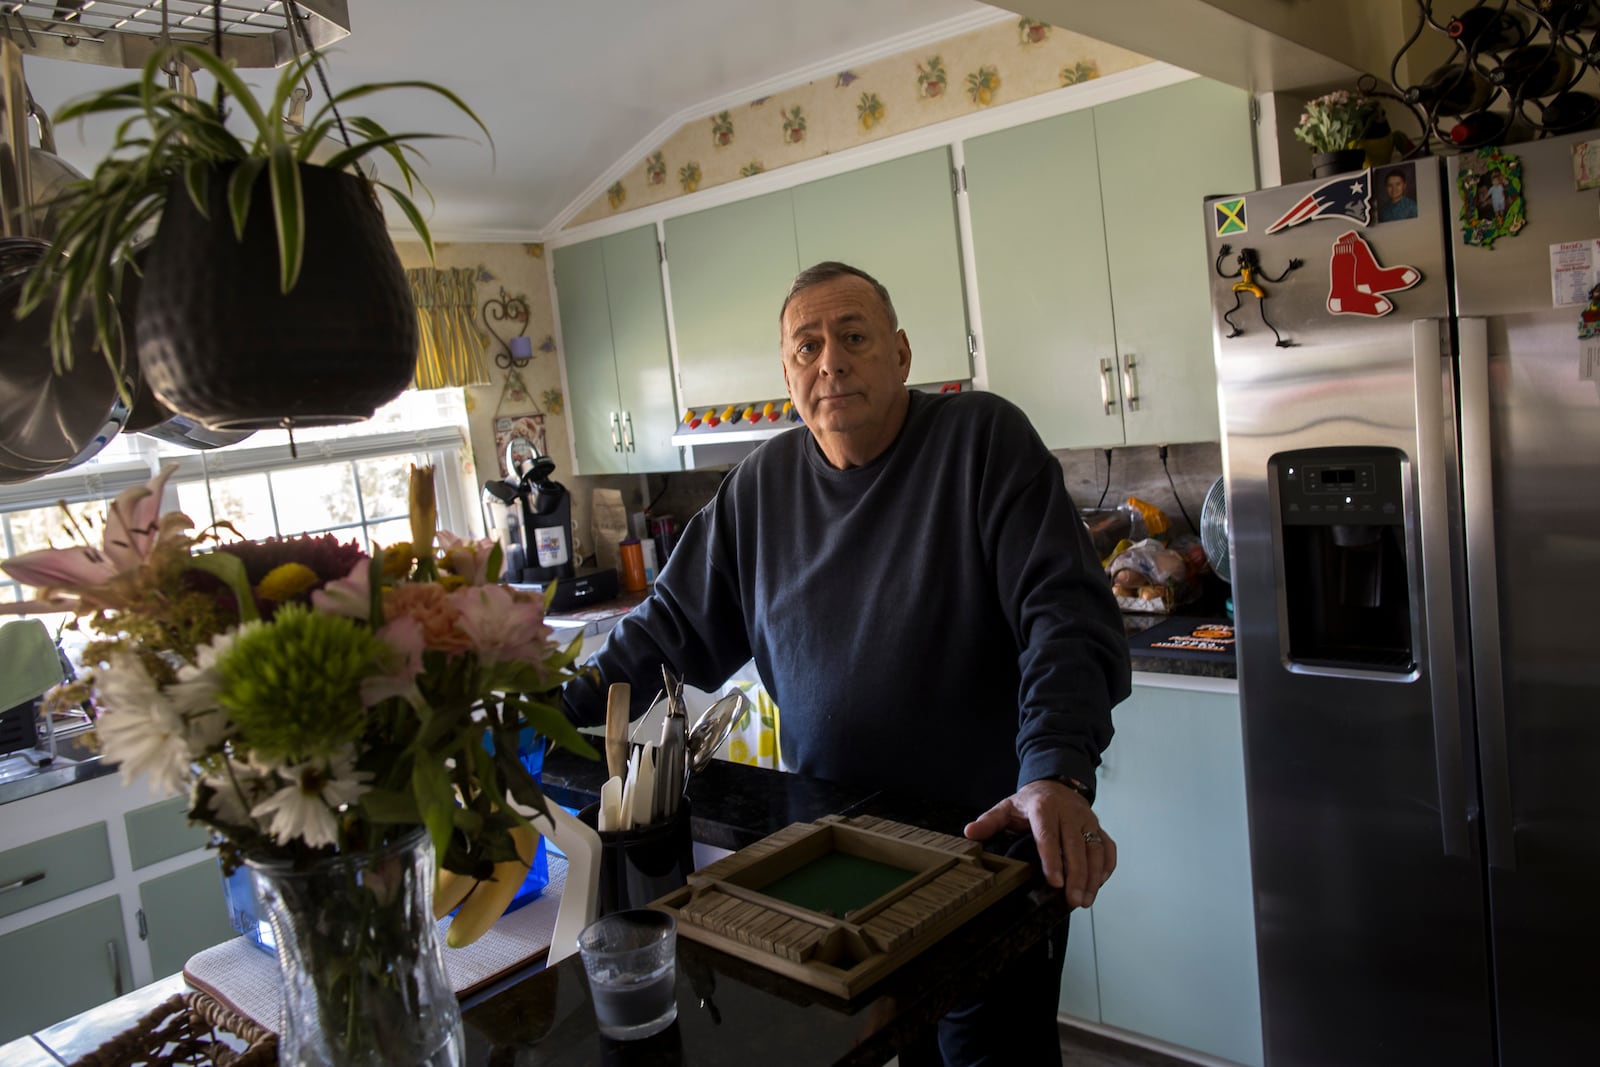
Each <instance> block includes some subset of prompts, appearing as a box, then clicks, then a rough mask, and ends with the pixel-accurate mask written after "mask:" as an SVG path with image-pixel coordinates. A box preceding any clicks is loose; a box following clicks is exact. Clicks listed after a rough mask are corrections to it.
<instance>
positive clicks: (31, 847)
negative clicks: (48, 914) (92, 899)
mask: <svg viewBox="0 0 1600 1067" xmlns="http://www.w3.org/2000/svg"><path fill="white" fill-rule="evenodd" d="M112 874H113V869H112V865H111V841H110V838H109V837H108V836H107V834H106V824H105V823H103V822H96V823H90V824H89V825H88V826H80V827H78V828H77V829H76V830H68V831H67V832H66V833H61V834H55V835H54V836H51V837H46V838H43V839H41V840H39V841H30V842H29V843H28V844H26V845H19V846H18V847H16V848H10V849H6V850H5V851H4V852H0V918H4V917H5V916H7V915H15V914H16V913H17V912H20V911H25V910H26V909H28V908H31V907H33V906H34V905H35V904H43V903H45V902H47V901H51V900H55V899H56V898H57V897H64V896H66V895H67V894H68V893H75V892H77V891H78V890H80V889H84V888H86V887H88V886H91V885H99V884H100V883H101V882H109V881H110V880H111V878H112Z"/></svg>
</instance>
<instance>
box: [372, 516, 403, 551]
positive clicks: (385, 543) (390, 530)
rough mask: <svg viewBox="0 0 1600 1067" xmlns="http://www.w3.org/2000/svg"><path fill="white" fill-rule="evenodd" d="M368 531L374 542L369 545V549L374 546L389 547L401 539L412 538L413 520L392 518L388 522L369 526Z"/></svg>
mask: <svg viewBox="0 0 1600 1067" xmlns="http://www.w3.org/2000/svg"><path fill="white" fill-rule="evenodd" d="M367 533H368V535H369V536H370V537H371V538H372V544H371V545H369V546H368V550H369V551H370V550H372V549H373V548H388V547H389V546H391V545H397V544H399V543H400V542H401V541H410V540H411V520H410V519H391V520H390V521H388V522H380V523H376V524H374V525H372V526H368V527H367Z"/></svg>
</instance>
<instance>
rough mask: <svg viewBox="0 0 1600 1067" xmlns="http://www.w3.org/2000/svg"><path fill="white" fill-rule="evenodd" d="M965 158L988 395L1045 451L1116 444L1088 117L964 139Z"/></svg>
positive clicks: (1076, 115) (1107, 295)
mask: <svg viewBox="0 0 1600 1067" xmlns="http://www.w3.org/2000/svg"><path fill="white" fill-rule="evenodd" d="M963 152H964V153H965V158H966V171H967V200H968V207H969V209H970V212H971V218H972V246H973V261H974V266H975V267H976V270H977V276H978V303H979V308H980V313H981V315H982V318H983V351H984V360H985V365H986V368H987V371H988V388H989V389H990V391H992V392H996V393H999V394H1000V395H1001V396H1003V397H1005V398H1007V399H1008V400H1010V401H1012V402H1013V403H1015V404H1017V405H1018V406H1019V407H1021V408H1022V410H1023V411H1024V412H1026V413H1027V415H1028V418H1029V419H1030V420H1031V421H1032V422H1033V425H1034V428H1035V429H1036V430H1037V431H1038V432H1039V436H1040V437H1042V438H1043V439H1044V443H1045V444H1046V445H1048V446H1049V447H1050V448H1081V447H1086V446H1095V445H1100V446H1104V445H1120V444H1121V443H1122V411H1121V405H1120V404H1119V403H1118V402H1117V394H1116V392H1115V389H1114V386H1113V384H1112V381H1113V378H1114V368H1113V363H1114V360H1115V357H1116V334H1115V331H1114V329H1113V326H1112V314H1111V286H1110V282H1109V280H1108V279H1107V277H1106V244H1105V242H1106V237H1105V232H1104V229H1103V226H1102V223H1101V217H1100V192H1101V190H1100V173H1099V168H1098V165H1097V162H1096V153H1095V139H1094V118H1093V116H1091V115H1090V114H1089V112H1087V111H1076V112H1072V113H1070V114H1066V115H1058V116H1056V117H1054V118H1050V119H1045V120H1043V121H1040V122H1032V123H1028V124H1027V125H1024V126H1017V127H1013V128H1011V129H1008V130H1000V131H998V132H995V133H990V134H985V135H984V136H982V137H974V138H972V139H971V140H969V141H967V142H965V144H964V147H963ZM1102 368H1104V371H1103V370H1102ZM1103 388H1105V389H1109V390H1110V392H1109V393H1108V394H1107V395H1106V399H1108V400H1109V401H1110V403H1109V404H1106V403H1103V402H1102V389H1103Z"/></svg>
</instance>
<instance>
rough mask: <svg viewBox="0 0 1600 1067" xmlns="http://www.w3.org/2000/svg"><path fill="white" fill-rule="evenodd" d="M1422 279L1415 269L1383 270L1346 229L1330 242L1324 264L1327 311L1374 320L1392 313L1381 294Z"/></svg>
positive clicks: (1364, 244)
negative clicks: (1328, 256)
mask: <svg viewBox="0 0 1600 1067" xmlns="http://www.w3.org/2000/svg"><path fill="white" fill-rule="evenodd" d="M1421 280H1422V272H1421V271H1419V270H1417V268H1415V267H1404V266H1401V267H1385V266H1382V265H1381V264H1379V263H1378V257H1377V256H1375V255H1373V253H1372V246H1371V245H1369V244H1367V242H1366V240H1365V239H1364V238H1363V237H1362V236H1361V235H1360V234H1359V233H1357V232H1356V231H1354V230H1346V231H1345V232H1344V233H1341V234H1340V235H1339V239H1338V240H1336V241H1334V242H1333V255H1332V258H1331V260H1330V262H1329V265H1328V310H1329V311H1330V312H1332V313H1333V314H1335V315H1366V316H1367V317H1369V318H1374V319H1375V318H1378V317H1380V316H1383V315H1387V314H1389V312H1391V311H1393V310H1394V303H1393V301H1391V300H1389V298H1388V297H1386V296H1384V295H1382V294H1384V293H1398V292H1400V291H1401V290H1402V289H1409V288H1411V287H1412V286H1413V285H1416V284H1417V283H1418V282H1420V281H1421Z"/></svg>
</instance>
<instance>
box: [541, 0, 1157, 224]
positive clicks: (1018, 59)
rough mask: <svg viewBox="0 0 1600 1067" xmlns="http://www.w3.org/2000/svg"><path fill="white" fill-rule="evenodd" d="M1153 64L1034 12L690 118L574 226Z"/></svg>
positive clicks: (600, 197)
mask: <svg viewBox="0 0 1600 1067" xmlns="http://www.w3.org/2000/svg"><path fill="white" fill-rule="evenodd" d="M1148 62H1150V60H1148V59H1146V58H1145V57H1143V56H1140V55H1137V54H1135V53H1133V52H1129V51H1127V50H1125V49H1122V48H1117V47H1115V46H1114V45H1108V44H1105V43H1103V42H1100V41H1096V40H1093V39H1092V38H1088V37H1084V36H1083V35H1082V34H1077V33H1072V32H1069V31H1067V30H1063V29H1061V28H1060V27H1057V26H1051V25H1050V24H1048V23H1045V22H1039V21H1037V20H1035V19H1027V18H1022V19H1018V20H1017V21H1015V22H1010V21H1007V22H998V23H995V24H993V25H990V26H985V27H983V28H982V29H978V30H973V31H972V32H970V33H965V34H962V35H960V36H958V37H952V38H949V39H948V40H945V41H940V42H938V43H936V44H932V45H927V46H924V47H922V48H919V49H917V50H915V51H912V52H905V53H902V54H900V55H896V56H891V57H889V58H887V59H880V60H875V61H874V62H872V63H869V64H866V65H864V66H862V67H860V68H857V69H854V70H843V71H839V72H838V73H837V74H835V75H833V76H832V77H829V78H822V79H818V80H816V81H810V82H806V83H805V84H804V85H797V86H795V87H794V88H792V89H785V90H783V91H781V92H777V93H774V94H772V95H771V96H766V97H762V98H761V99H759V100H752V101H750V102H749V103H748V104H743V105H740V106H738V107H732V108H728V109H727V110H724V111H720V112H717V113H715V114H712V115H709V116H706V117H705V118H702V119H698V120H695V121H693V122H689V123H686V124H685V125H683V126H682V127H680V128H679V129H678V130H677V132H675V133H673V134H672V135H671V136H670V137H668V138H667V139H666V141H664V142H663V143H662V144H661V145H660V146H659V147H658V148H657V149H656V150H655V151H652V152H650V153H648V154H646V156H645V157H644V158H643V159H641V160H640V161H639V163H638V164H637V166H635V167H634V168H633V169H632V170H631V171H629V172H628V173H627V174H626V175H624V176H623V177H622V178H621V179H620V180H618V181H617V182H616V183H614V184H613V185H612V186H611V187H610V189H608V190H607V191H606V192H605V193H603V194H601V195H600V196H598V197H596V198H595V200H594V201H593V202H592V203H590V204H588V205H587V206H586V207H585V208H584V209H583V210H582V211H580V212H579V213H578V214H577V215H576V216H575V217H574V218H573V220H572V222H571V223H569V226H577V225H580V224H582V223H586V222H593V221H595V220H596V219H601V218H605V217H607V216H609V215H615V214H619V213H622V212H626V211H631V210H633V209H635V208H639V207H644V206H647V205H650V204H657V203H660V202H662V201H664V200H671V199H673V198H674V197H679V196H683V195H684V194H686V193H692V192H696V191H698V190H701V189H708V188H710V187H712V186H714V185H722V184H724V183H726V182H731V181H738V180H739V179H740V178H745V177H749V176H751V175H754V174H760V173H762V172H764V171H768V170H775V169H777V168H779V167H784V166H788V165H789V164H791V163H798V162H801V161H802V160H807V159H813V158H815V157H817V156H822V155H827V154H828V153H830V152H838V151H841V150H843V149H846V148H851V147H854V146H856V145H860V144H866V143H869V142H871V141H876V140H879V139H880V138H884V137H890V136H893V135H894V134H897V133H905V132H907V131H908V130H914V129H917V128H919V127H922V126H928V125H931V124H933V123H936V122H941V121H943V120H945V119H951V118H956V117H958V116H961V115H965V114H969V113H971V112H973V111H978V110H982V109H983V108H987V107H993V106H995V105H997V104H1005V103H1011V102H1013V101H1017V100H1021V99H1024V98H1026V97H1030V96H1036V95H1038V94H1040V93H1045V92H1050V91H1053V90H1056V89H1061V88H1063V87H1065V86H1071V85H1075V84H1077V83H1080V82H1084V81H1088V80H1090V79H1091V78H1097V77H1100V76H1101V75H1104V74H1113V73H1116V72H1118V71H1122V70H1127V69H1129V68H1131V67H1137V66H1141V65H1143V64H1145V63H1148Z"/></svg>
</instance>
